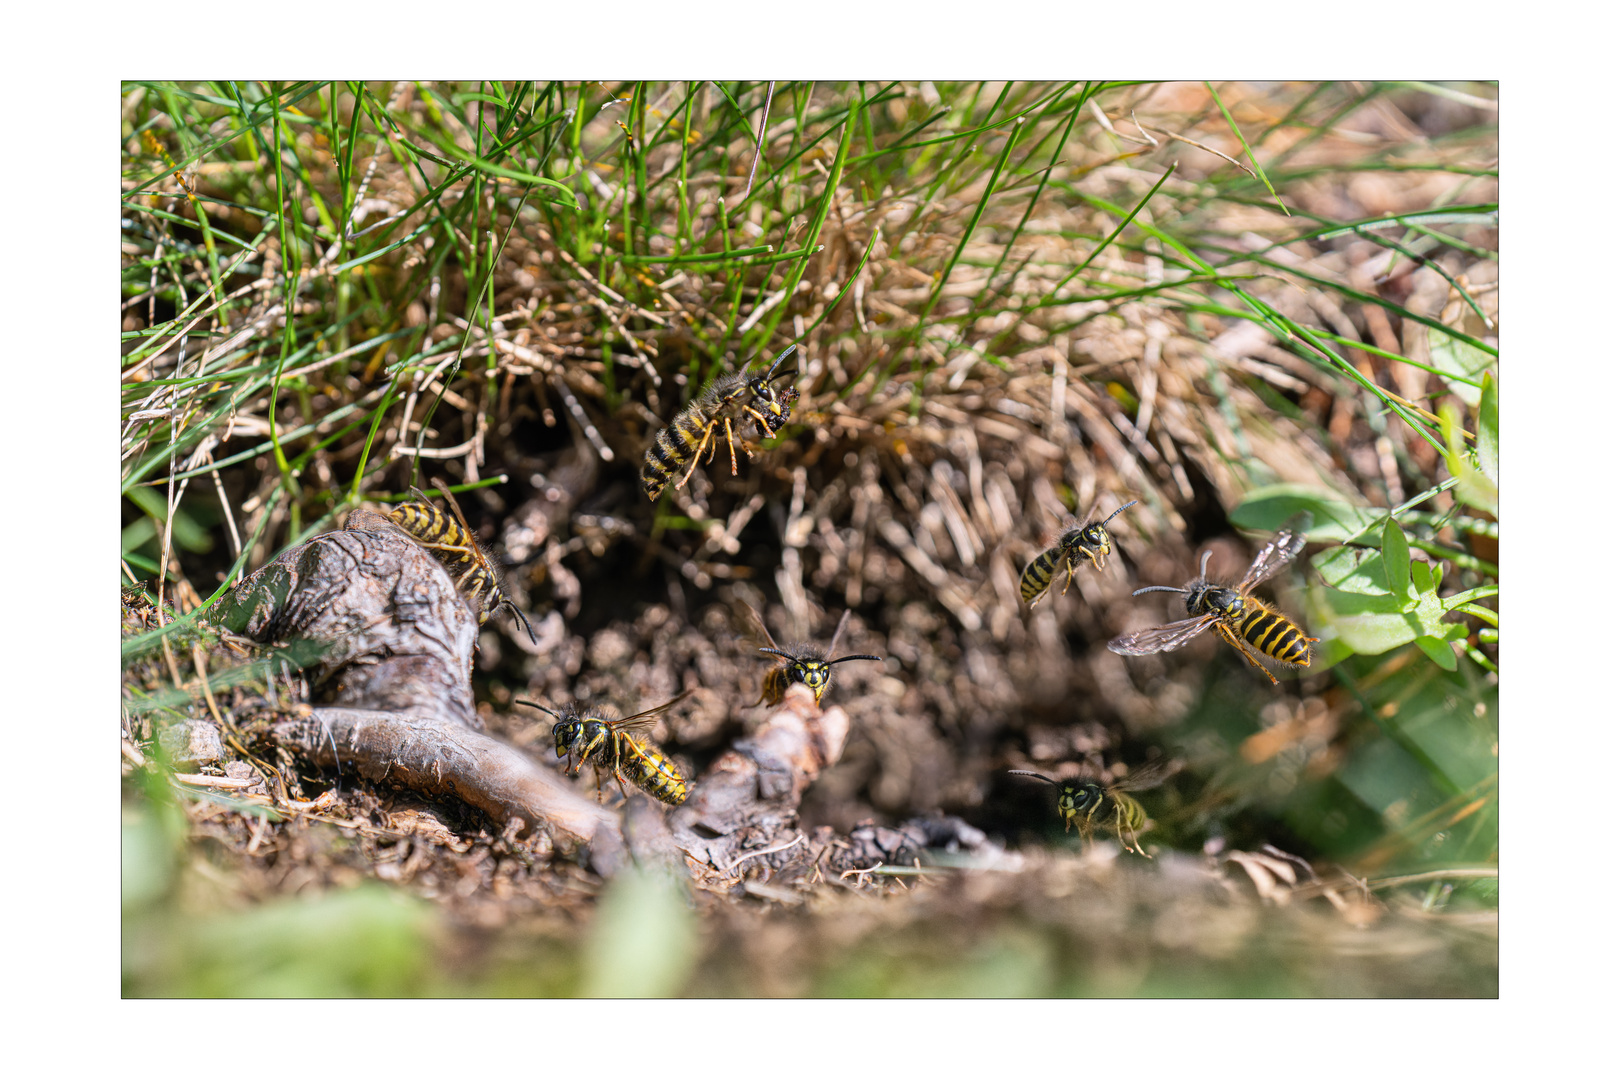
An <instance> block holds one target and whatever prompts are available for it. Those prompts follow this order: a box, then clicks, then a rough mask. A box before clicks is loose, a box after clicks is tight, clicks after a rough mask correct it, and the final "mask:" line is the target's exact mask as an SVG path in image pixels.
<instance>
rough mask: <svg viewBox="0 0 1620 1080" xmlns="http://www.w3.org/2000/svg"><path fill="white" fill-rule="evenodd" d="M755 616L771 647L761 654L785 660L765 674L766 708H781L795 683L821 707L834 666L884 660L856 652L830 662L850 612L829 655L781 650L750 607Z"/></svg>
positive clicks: (813, 649) (811, 649)
mask: <svg viewBox="0 0 1620 1080" xmlns="http://www.w3.org/2000/svg"><path fill="white" fill-rule="evenodd" d="M748 610H749V611H752V612H753V614H754V621H755V622H757V623H759V628H760V630H762V631H763V632H764V634H765V640H766V641H768V642H770V643H771V645H770V648H768V649H767V648H762V649H760V650H759V651H760V652H762V653H771V654H773V655H776V656H780V657H781V658H782V662H781V663H779V664H777V665H776V666H775V667H773V668H771V669H770V670H769V671H767V672H766V673H765V678H764V681H763V682H762V683H761V686H760V691H759V701H756V702H754V704H755V705H758V704H760V703H761V702H763V703H765V704H767V705H780V704H782V698H783V697H784V696H786V694H787V688H788V686H789V685H791V684H793V683H796V682H797V683H804V685H806V686H808V687H809V688H810V692H811V693H812V694H814V695H816V704H817V705H820V704H821V695H822V694H825V693H826V692H827V687H829V686H831V685H832V666H833V665H834V664H842V663H843V662H844V661H846V660H882V659H883V657H881V656H872V655H871V654H869V653H856V654H851V655H849V656H839V657H836V658H834V659H832V660H829V659H827V657H828V656H829V655H831V654H832V653H833V652H834V651H835V650H836V649H837V648H838V639H839V638H841V637H843V636H844V626H845V624H847V623H848V622H849V612H848V611H846V612H844V616H843V618H841V619H839V620H838V629H837V630H834V631H833V636H832V642H831V643H830V644H828V646H827V650H826V652H823V651H822V650H821V649H820V648H818V647H817V646H815V645H793V646H791V647H789V648H786V649H783V648H779V647H778V646H777V644H776V639H775V638H774V637H772V636H771V631H770V628H769V627H768V626H766V625H765V620H764V619H763V618H761V617H760V614H759V612H757V611H754V609H753V608H749V609H748Z"/></svg>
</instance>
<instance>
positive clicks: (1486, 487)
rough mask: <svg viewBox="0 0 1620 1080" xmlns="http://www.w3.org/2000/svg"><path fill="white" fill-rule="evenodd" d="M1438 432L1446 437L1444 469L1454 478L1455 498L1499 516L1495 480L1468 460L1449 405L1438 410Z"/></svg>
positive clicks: (1455, 415) (1453, 409)
mask: <svg viewBox="0 0 1620 1080" xmlns="http://www.w3.org/2000/svg"><path fill="white" fill-rule="evenodd" d="M1440 432H1441V434H1442V435H1443V436H1445V440H1446V468H1447V469H1449V470H1450V471H1451V475H1452V476H1455V477H1456V478H1457V487H1456V489H1455V492H1456V496H1457V498H1458V499H1460V500H1461V501H1462V502H1463V503H1465V504H1467V505H1468V506H1472V507H1473V508H1474V509H1476V510H1483V511H1485V512H1486V513H1487V514H1490V515H1491V516H1492V517H1500V516H1501V515H1499V514H1498V513H1497V488H1496V483H1495V481H1493V480H1492V479H1491V478H1490V477H1488V476H1486V475H1485V474H1484V473H1482V472H1480V471H1479V470H1478V469H1477V468H1475V467H1474V463H1473V462H1472V461H1470V460H1469V455H1468V451H1467V449H1466V448H1465V447H1464V446H1463V433H1462V425H1461V423H1459V421H1458V417H1457V410H1456V409H1455V408H1453V407H1452V406H1451V405H1449V404H1448V405H1446V406H1444V407H1443V408H1442V409H1441V410H1440Z"/></svg>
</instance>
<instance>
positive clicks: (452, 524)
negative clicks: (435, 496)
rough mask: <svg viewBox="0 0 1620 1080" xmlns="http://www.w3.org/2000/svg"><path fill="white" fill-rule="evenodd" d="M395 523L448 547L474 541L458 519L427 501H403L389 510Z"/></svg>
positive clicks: (425, 540)
mask: <svg viewBox="0 0 1620 1080" xmlns="http://www.w3.org/2000/svg"><path fill="white" fill-rule="evenodd" d="M388 516H389V517H390V518H391V519H393V521H394V523H395V524H396V525H398V526H399V527H400V528H402V529H404V530H405V531H406V532H408V533H410V534H411V535H412V536H414V537H416V538H417V539H418V540H421V541H423V542H424V543H428V544H444V545H446V546H448V547H466V546H467V545H469V544H470V543H472V537H470V536H468V535H467V533H466V530H464V529H463V528H462V527H461V526H460V524H458V523H457V522H456V519H455V518H453V517H451V516H450V515H449V514H446V513H445V512H444V511H443V510H440V509H439V508H438V507H436V506H429V505H428V504H427V503H416V502H409V503H401V504H400V505H399V506H396V507H394V509H392V510H390V511H389V512H388Z"/></svg>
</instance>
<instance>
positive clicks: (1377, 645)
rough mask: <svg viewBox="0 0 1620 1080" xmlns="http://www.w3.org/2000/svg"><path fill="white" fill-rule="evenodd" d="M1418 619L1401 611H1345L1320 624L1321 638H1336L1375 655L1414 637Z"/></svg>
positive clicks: (1356, 649)
mask: <svg viewBox="0 0 1620 1080" xmlns="http://www.w3.org/2000/svg"><path fill="white" fill-rule="evenodd" d="M1419 629H1420V628H1419V626H1418V622H1417V620H1416V619H1415V618H1413V617H1412V616H1410V615H1403V614H1401V613H1400V612H1383V613H1380V612H1368V613H1367V614H1364V615H1346V616H1342V617H1340V618H1337V619H1334V620H1333V621H1332V622H1329V623H1325V624H1323V625H1322V628H1321V630H1320V633H1321V636H1322V640H1323V642H1339V643H1341V644H1343V645H1344V646H1345V647H1346V648H1348V649H1349V650H1350V651H1351V652H1357V653H1360V654H1361V655H1363V656H1377V655H1378V654H1379V653H1386V652H1388V651H1389V650H1391V649H1394V648H1397V647H1399V646H1401V645H1405V644H1407V643H1408V642H1411V641H1416V640H1417V637H1418V630H1419Z"/></svg>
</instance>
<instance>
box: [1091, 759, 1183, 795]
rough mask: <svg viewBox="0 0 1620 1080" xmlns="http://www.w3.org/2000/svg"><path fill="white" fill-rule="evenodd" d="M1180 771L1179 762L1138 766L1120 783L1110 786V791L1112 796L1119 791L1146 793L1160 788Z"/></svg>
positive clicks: (1150, 763)
mask: <svg viewBox="0 0 1620 1080" xmlns="http://www.w3.org/2000/svg"><path fill="white" fill-rule="evenodd" d="M1180 771H1181V762H1179V761H1149V762H1147V763H1146V764H1143V765H1138V766H1137V767H1136V768H1134V769H1132V770H1131V771H1130V772H1128V773H1126V774H1125V775H1124V776H1123V777H1122V778H1120V779H1119V780H1118V781H1116V782H1115V783H1112V784H1110V785H1108V791H1109V793H1110V794H1112V793H1114V792H1119V791H1146V790H1148V789H1149V788H1156V787H1158V786H1159V785H1160V784H1162V783H1164V782H1165V781H1166V780H1168V779H1170V777H1172V776H1174V775H1175V774H1176V773H1177V772H1180Z"/></svg>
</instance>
